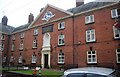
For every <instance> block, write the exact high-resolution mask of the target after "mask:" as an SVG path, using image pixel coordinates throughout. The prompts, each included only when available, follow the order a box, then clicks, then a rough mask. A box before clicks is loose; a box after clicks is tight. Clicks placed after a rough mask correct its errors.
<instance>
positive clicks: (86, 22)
mask: <svg viewBox="0 0 120 77" xmlns="http://www.w3.org/2000/svg"><path fill="white" fill-rule="evenodd" d="M91 16H92V18H93V20H92V21H91V20H90V19H91ZM87 17H88V18H89V21H86V18H87ZM94 21H95V20H94V15H89V16H85V24H89V23H93V22H94Z"/></svg>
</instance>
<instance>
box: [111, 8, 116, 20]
mask: <svg viewBox="0 0 120 77" xmlns="http://www.w3.org/2000/svg"><path fill="white" fill-rule="evenodd" d="M112 10H115V13H116V16H113V12H112ZM112 10H111V17H112V18H116V17H118V12H117V9H112Z"/></svg>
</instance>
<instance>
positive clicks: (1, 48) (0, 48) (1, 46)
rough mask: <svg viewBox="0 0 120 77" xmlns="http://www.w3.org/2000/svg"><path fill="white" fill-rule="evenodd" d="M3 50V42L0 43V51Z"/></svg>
mask: <svg viewBox="0 0 120 77" xmlns="http://www.w3.org/2000/svg"><path fill="white" fill-rule="evenodd" d="M3 50H4V44H3V43H1V45H0V51H3Z"/></svg>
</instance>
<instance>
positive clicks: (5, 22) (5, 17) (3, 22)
mask: <svg viewBox="0 0 120 77" xmlns="http://www.w3.org/2000/svg"><path fill="white" fill-rule="evenodd" d="M7 22H8V18H7V16H3V18H2V25H6V26H7Z"/></svg>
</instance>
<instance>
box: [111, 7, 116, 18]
mask: <svg viewBox="0 0 120 77" xmlns="http://www.w3.org/2000/svg"><path fill="white" fill-rule="evenodd" d="M112 16H113V17H116V9H113V10H112Z"/></svg>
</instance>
